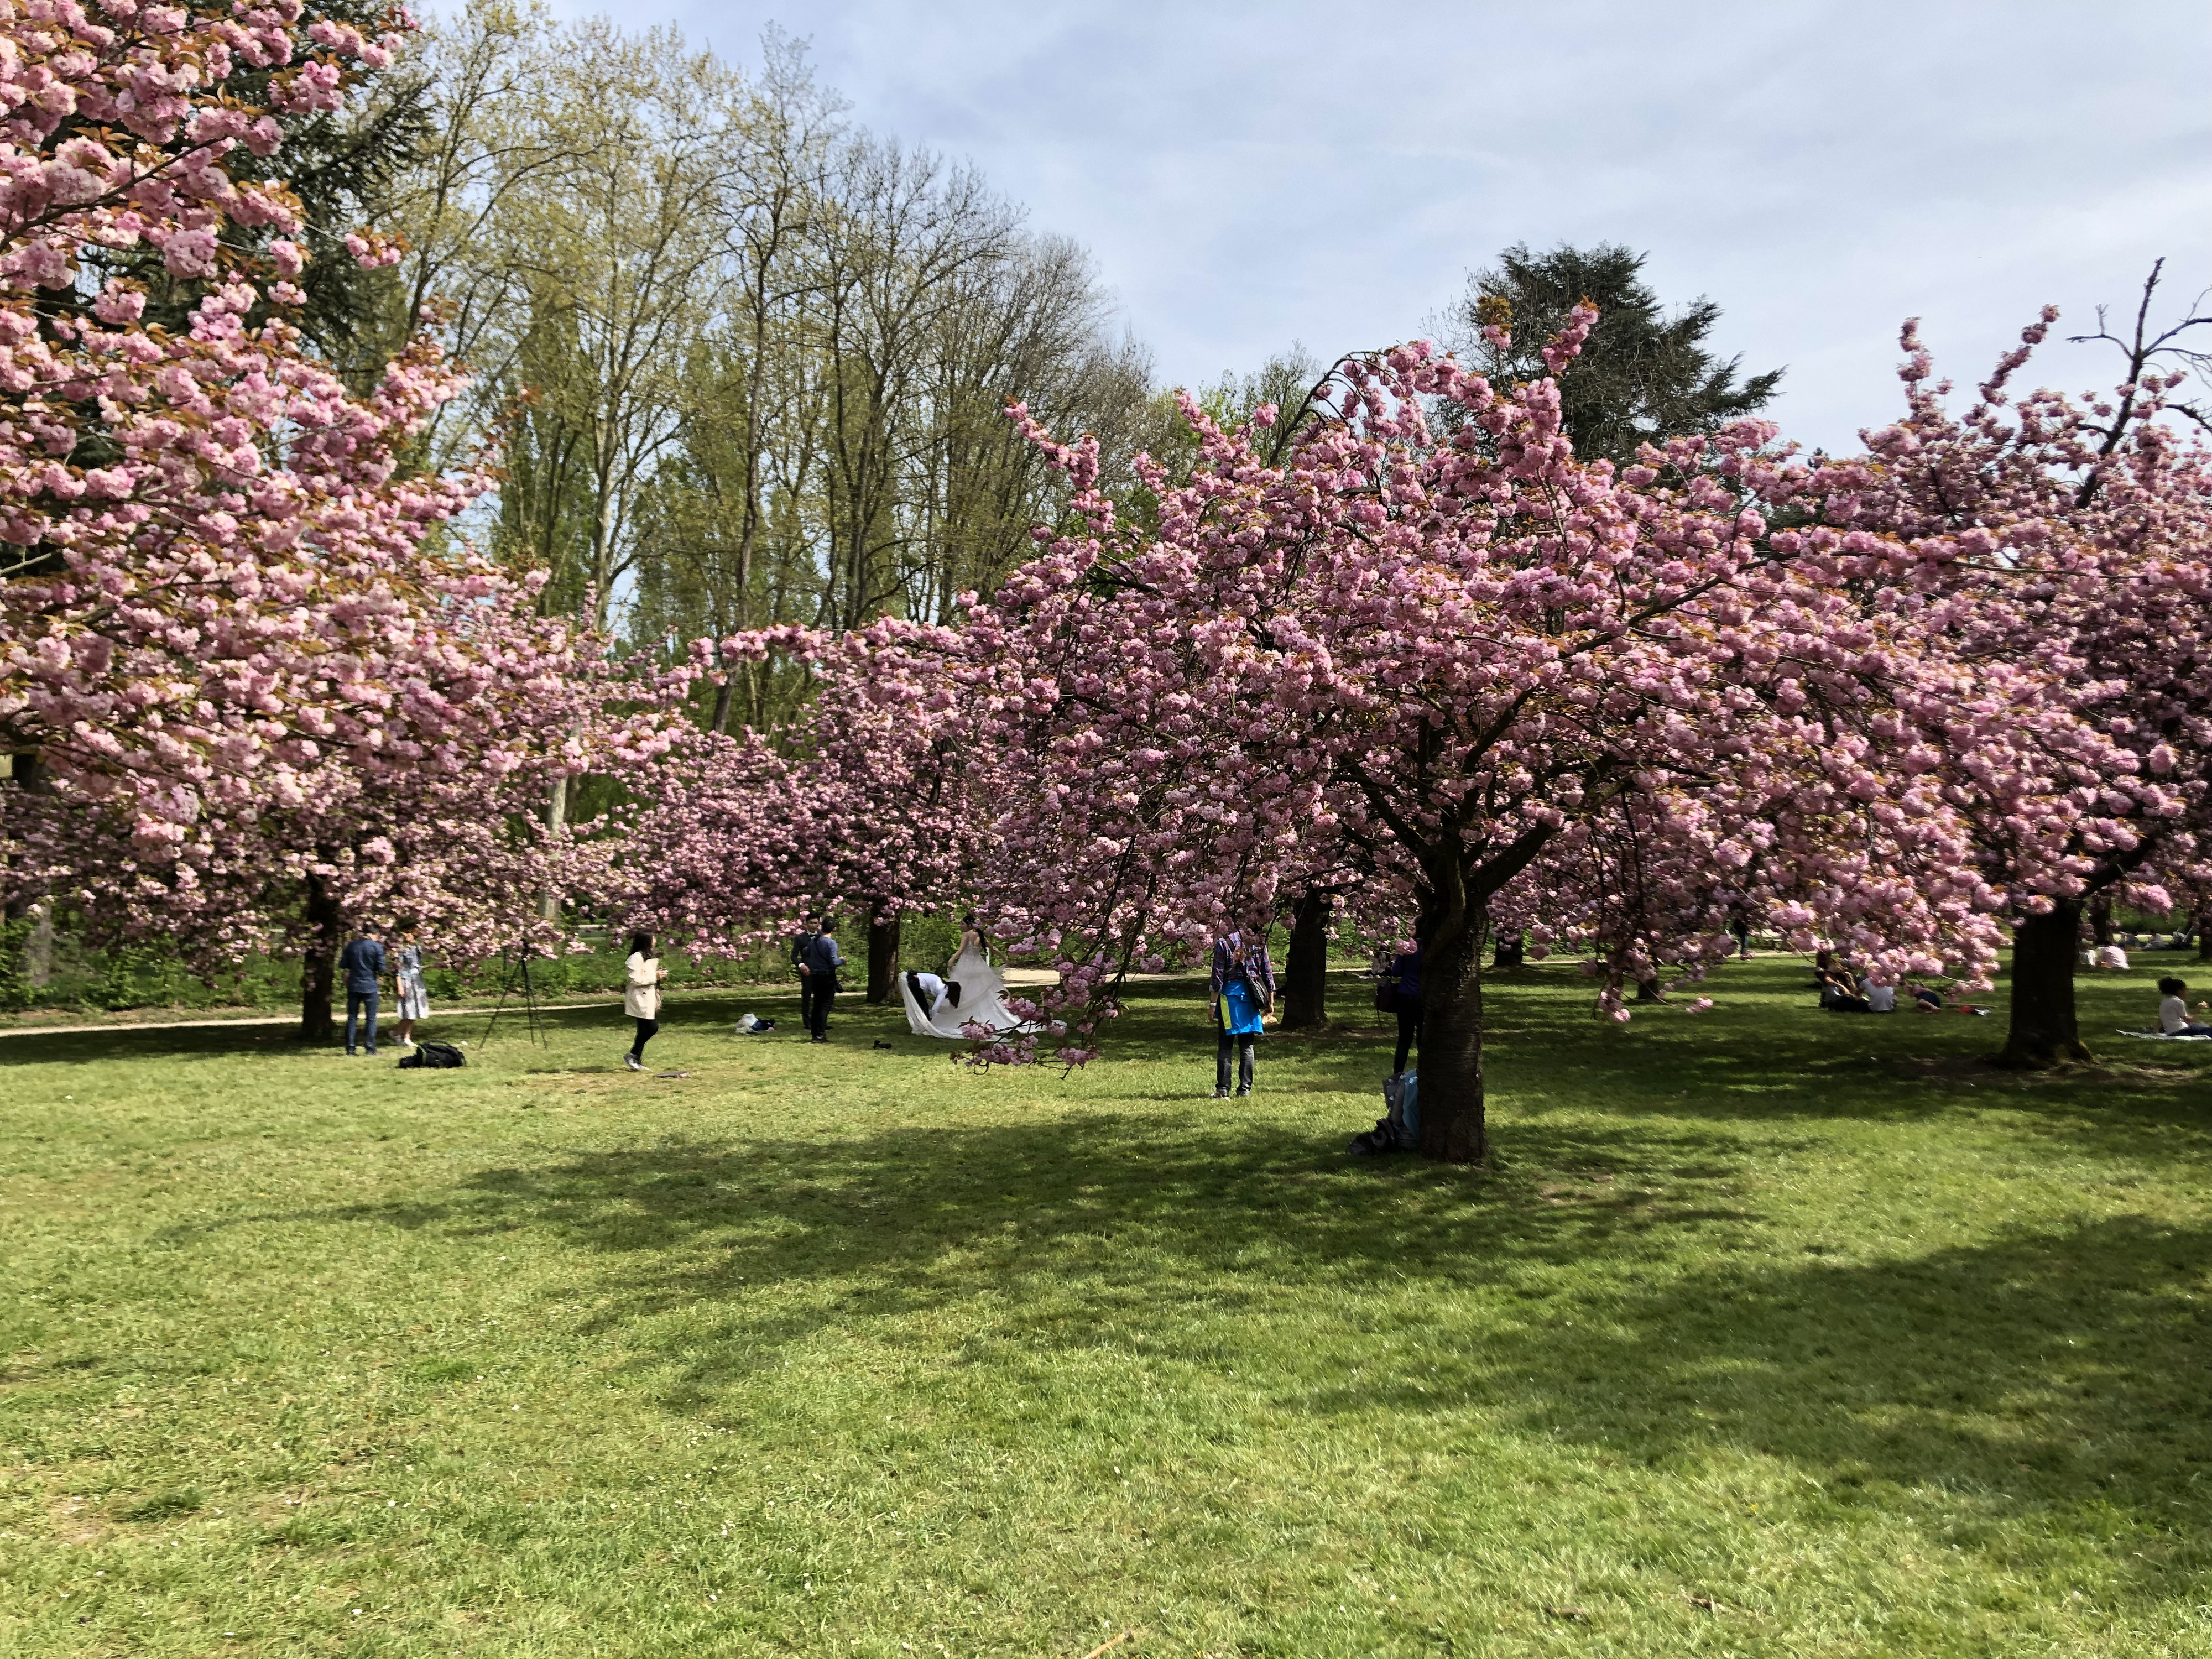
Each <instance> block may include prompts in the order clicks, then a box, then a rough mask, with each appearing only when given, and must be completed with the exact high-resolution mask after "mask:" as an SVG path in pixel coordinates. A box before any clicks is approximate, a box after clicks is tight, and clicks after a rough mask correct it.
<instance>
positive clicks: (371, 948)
mask: <svg viewBox="0 0 2212 1659" xmlns="http://www.w3.org/2000/svg"><path fill="white" fill-rule="evenodd" d="M338 969H339V971H340V972H342V973H343V974H344V975H345V988H346V1035H345V1050H346V1053H348V1054H351V1053H353V1051H354V1024H355V1022H356V1020H357V1019H359V1018H360V1017H361V1014H362V1011H363V1010H364V1009H366V1010H367V1011H368V1030H367V1031H366V1033H365V1035H366V1036H367V1037H368V1052H369V1053H371V1054H374V1053H375V1052H376V999H377V993H378V991H379V989H380V981H381V980H382V979H383V978H384V946H383V945H380V944H379V943H378V942H377V938H376V929H375V928H374V927H371V926H369V925H368V923H367V922H363V923H362V925H361V926H360V927H356V928H355V929H354V935H353V938H352V939H349V940H348V941H347V942H346V947H345V949H344V950H343V951H339V952H338Z"/></svg>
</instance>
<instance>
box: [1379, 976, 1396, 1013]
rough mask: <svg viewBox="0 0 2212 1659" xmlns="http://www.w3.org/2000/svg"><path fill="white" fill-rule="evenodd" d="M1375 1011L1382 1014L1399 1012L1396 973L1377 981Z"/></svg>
mask: <svg viewBox="0 0 2212 1659" xmlns="http://www.w3.org/2000/svg"><path fill="white" fill-rule="evenodd" d="M1375 1011H1376V1012H1377V1013H1382V1014H1395V1013H1396V1012H1398V980H1397V976H1396V975H1391V976H1390V977H1389V978H1388V979H1380V980H1377V981H1375Z"/></svg>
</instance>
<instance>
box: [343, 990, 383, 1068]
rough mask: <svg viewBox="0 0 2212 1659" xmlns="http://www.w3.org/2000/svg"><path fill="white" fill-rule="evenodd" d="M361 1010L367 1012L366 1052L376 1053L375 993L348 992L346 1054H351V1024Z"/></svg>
mask: <svg viewBox="0 0 2212 1659" xmlns="http://www.w3.org/2000/svg"><path fill="white" fill-rule="evenodd" d="M363 1008H367V1009H368V1052H369V1053H371V1054H374V1053H375V1052H376V993H375V992H374V991H348V992H347V993H346V1052H347V1053H348V1054H351V1053H352V1052H353V1023H354V1021H355V1019H356V1018H358V1017H359V1015H360V1013H361V1011H362V1009H363Z"/></svg>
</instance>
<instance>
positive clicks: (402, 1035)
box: [392, 927, 430, 1048]
mask: <svg viewBox="0 0 2212 1659" xmlns="http://www.w3.org/2000/svg"><path fill="white" fill-rule="evenodd" d="M392 977H393V978H395V979H396V980H398V981H399V1046H400V1047H401V1048H413V1047H414V1046H415V1022H416V1020H418V1019H428V1018H430V993H429V991H428V988H427V987H425V986H424V985H423V983H422V946H421V945H417V944H416V942H415V930H414V929H413V928H412V927H403V928H401V929H400V930H399V949H398V951H397V952H395V953H394V956H393V960H392Z"/></svg>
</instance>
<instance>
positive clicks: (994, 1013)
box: [899, 915, 1024, 1042]
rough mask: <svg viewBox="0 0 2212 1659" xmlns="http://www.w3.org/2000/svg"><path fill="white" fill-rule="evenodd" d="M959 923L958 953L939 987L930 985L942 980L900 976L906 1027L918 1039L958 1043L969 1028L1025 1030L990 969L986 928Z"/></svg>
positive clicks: (1001, 982)
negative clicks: (974, 1025)
mask: <svg viewBox="0 0 2212 1659" xmlns="http://www.w3.org/2000/svg"><path fill="white" fill-rule="evenodd" d="M961 920H962V922H963V927H962V928H961V933H960V954H959V955H958V956H957V957H953V958H952V965H951V967H949V968H947V969H945V975H944V978H943V979H942V980H941V981H939V984H938V985H931V984H929V983H928V981H931V980H934V979H937V978H938V976H937V975H934V974H903V975H900V977H899V998H900V1000H902V1001H903V1002H904V1003H905V1004H906V1023H907V1028H908V1030H911V1031H912V1032H913V1033H914V1034H915V1036H933V1037H946V1038H950V1039H951V1040H953V1041H956V1042H957V1041H958V1040H960V1039H961V1038H963V1037H965V1036H967V1035H968V1033H967V1031H966V1030H965V1029H964V1028H965V1027H967V1026H969V1025H970V1024H976V1025H987V1026H988V1027H989V1028H990V1029H991V1030H994V1031H998V1032H1000V1033H1011V1032H1014V1031H1018V1030H1022V1029H1024V1028H1023V1024H1022V1022H1021V1020H1020V1019H1019V1018H1018V1017H1017V1016H1016V1015H1015V1014H1014V1012H1012V1010H1011V1009H1009V1008H1008V1007H1007V1006H1006V981H1005V980H1003V979H1001V978H1000V977H999V970H998V969H995V968H994V967H992V966H991V951H990V946H989V944H988V942H987V941H986V940H985V939H984V937H983V932H982V929H981V928H979V927H976V925H975V917H974V916H973V915H968V916H963V918H961Z"/></svg>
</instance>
